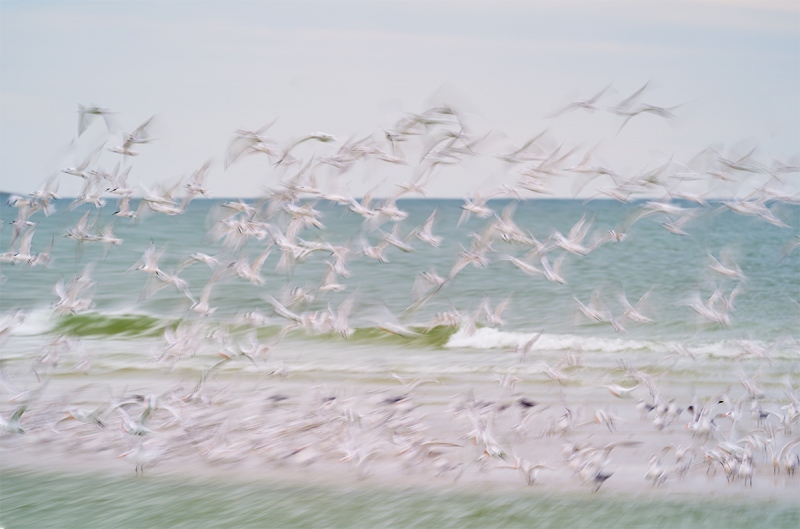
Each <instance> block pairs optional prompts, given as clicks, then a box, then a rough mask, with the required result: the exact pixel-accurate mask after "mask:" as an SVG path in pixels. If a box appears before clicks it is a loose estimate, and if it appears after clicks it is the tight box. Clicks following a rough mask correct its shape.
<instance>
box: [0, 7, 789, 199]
mask: <svg viewBox="0 0 800 529" xmlns="http://www.w3.org/2000/svg"><path fill="white" fill-rule="evenodd" d="M645 83H646V84H647V86H646V89H645V91H644V92H643V93H642V95H641V96H640V100H639V101H640V102H642V103H647V104H651V105H655V106H659V107H665V108H669V109H670V111H671V113H672V114H673V115H674V117H672V118H664V117H660V116H657V115H655V114H651V113H645V114H642V115H637V116H635V117H634V118H632V119H631V120H630V121H629V122H628V123H627V124H626V125H625V126H624V128H622V129H620V125H621V124H622V121H623V118H621V117H620V116H618V115H614V114H612V113H610V112H608V111H606V110H603V108H607V107H611V106H613V105H615V104H616V103H618V102H619V101H621V100H623V99H624V98H626V97H627V96H629V95H631V94H632V93H634V92H635V91H636V90H638V89H639V88H640V87H642V86H643V85H645ZM609 85H610V88H609V89H608V90H607V92H605V93H604V94H603V96H602V97H601V98H600V99H599V100H598V106H600V107H602V108H601V109H600V110H598V111H595V112H592V113H590V112H586V111H584V110H572V111H568V112H564V113H561V114H560V115H557V116H555V117H553V115H554V114H556V113H557V112H558V111H559V110H560V109H563V108H564V107H565V106H566V105H568V104H569V103H570V102H572V101H577V100H585V99H588V98H590V97H591V96H593V95H594V94H596V93H598V92H600V90H602V89H603V88H604V87H606V86H609ZM79 104H82V105H86V106H88V105H96V106H100V107H103V108H106V109H109V110H111V111H113V112H114V114H113V121H114V124H115V127H116V128H115V129H114V131H113V132H114V134H115V135H116V136H117V138H121V137H122V131H128V132H129V131H132V130H133V129H134V128H136V127H137V126H138V125H139V124H141V123H143V122H144V121H145V120H147V119H148V118H150V117H151V116H155V117H154V119H153V122H152V126H151V127H150V129H151V133H152V136H153V137H154V138H155V141H153V142H152V143H149V144H146V145H142V146H140V147H141V149H140V154H139V155H138V156H136V157H128V158H127V159H125V160H124V163H125V164H127V165H131V166H132V169H131V172H130V176H129V183H132V184H134V185H137V184H141V186H143V187H145V188H148V189H152V188H153V187H156V186H164V187H166V186H169V185H170V184H172V183H174V182H176V181H178V180H179V179H180V178H182V177H186V176H187V175H189V174H191V173H192V172H194V171H195V170H196V169H198V168H199V167H200V166H201V165H202V164H204V163H205V162H207V161H211V168H210V170H209V173H208V176H207V180H206V185H207V187H208V188H209V190H210V193H211V195H212V196H217V197H234V196H236V197H255V196H260V195H262V194H263V193H264V189H265V188H269V187H271V186H275V185H277V183H278V182H280V179H281V178H283V177H285V176H286V174H287V173H286V170H285V169H284V168H276V167H275V166H274V165H273V164H271V163H269V161H268V160H267V159H266V157H256V156H253V157H250V158H248V159H245V160H243V161H242V162H240V163H237V164H234V165H232V166H230V167H228V168H226V167H225V164H224V163H223V162H224V159H225V153H226V149H227V148H228V145H229V143H230V142H231V140H232V138H233V137H234V131H236V130H238V129H248V130H255V129H258V128H259V127H262V126H264V125H266V124H268V123H270V122H272V121H273V120H274V124H273V125H272V127H271V128H270V129H269V131H268V133H267V134H268V135H269V136H271V137H272V138H274V139H275V140H276V141H278V142H279V143H280V144H284V145H285V144H288V143H289V142H291V141H292V140H293V139H297V138H301V137H303V136H304V135H306V134H309V133H312V132H317V131H322V132H325V133H328V134H331V135H333V136H335V137H336V138H337V142H333V143H331V144H322V143H319V142H314V141H310V142H305V143H304V145H303V146H302V148H299V149H298V150H297V151H296V154H297V155H298V156H306V157H310V156H312V155H313V156H325V155H329V154H331V153H332V152H333V151H334V150H335V149H336V148H337V146H338V145H341V143H342V142H343V141H345V140H347V139H348V138H356V137H358V138H360V137H364V136H367V135H371V134H372V135H374V138H376V139H378V140H380V139H381V138H382V137H383V136H382V135H383V131H384V130H391V129H392V127H393V126H394V125H395V124H396V123H397V122H398V120H399V119H400V118H401V117H402V116H404V115H408V113H421V112H423V111H425V110H426V109H428V108H431V107H432V106H435V105H439V104H448V105H451V106H453V107H454V108H457V109H458V111H459V113H460V115H462V116H463V117H464V120H465V122H467V123H468V124H469V131H470V133H471V134H473V135H474V137H482V136H483V135H487V136H486V137H487V138H489V140H487V141H486V142H485V143H484V144H483V145H481V152H482V156H481V157H480V159H478V160H474V161H470V162H464V163H462V164H456V165H454V166H451V167H443V168H442V169H441V170H440V171H438V172H437V173H436V175H435V177H432V178H431V179H430V182H429V183H428V186H427V191H428V195H429V196H440V197H456V198H463V197H465V196H468V195H472V194H473V193H475V192H478V191H481V192H484V193H486V192H488V191H491V189H492V188H493V186H494V187H496V185H497V184H498V183H513V182H514V181H515V179H516V176H515V175H514V174H513V169H514V168H513V167H508V164H504V163H502V162H500V161H499V160H498V159H497V158H496V156H495V154H499V153H503V152H510V151H511V150H513V149H514V146H521V145H522V144H524V143H525V142H526V141H527V140H528V139H530V138H532V137H534V136H535V135H537V134H539V133H541V132H543V131H545V135H544V136H543V140H542V148H543V149H551V150H554V149H556V148H558V147H559V146H561V149H562V150H561V151H560V152H562V153H565V152H567V151H569V150H572V149H574V150H573V153H574V154H573V156H572V159H570V160H568V162H569V163H572V164H577V163H578V162H579V161H580V159H581V157H582V156H583V155H584V154H585V153H586V152H588V151H589V150H590V149H592V148H594V150H593V151H592V153H593V154H592V156H593V157H594V158H593V162H594V163H596V164H603V165H604V166H610V167H613V169H614V171H615V172H617V173H618V174H620V175H623V177H627V176H633V175H636V174H639V173H641V172H642V171H645V170H647V169H652V168H654V167H657V166H659V165H660V164H662V163H664V162H665V161H667V160H669V159H670V158H672V159H673V160H675V161H679V162H682V163H686V164H688V163H690V161H692V160H694V159H695V155H697V153H699V152H701V151H703V150H704V149H706V148H708V147H709V146H712V147H714V148H715V149H716V150H717V152H719V153H721V154H722V155H724V156H726V157H728V158H731V159H735V158H737V157H738V156H743V155H744V154H746V153H748V152H749V151H750V150H751V149H753V148H755V149H756V150H755V151H754V153H753V158H754V159H758V160H759V162H760V163H763V164H770V163H773V162H774V161H775V160H778V161H780V162H782V163H795V164H796V163H797V160H798V153H799V152H800V3H798V2H797V1H795V0H788V1H782V0H752V1H750V0H692V1H685V2H684V1H656V0H652V1H646V0H637V1H629V0H625V1H603V2H600V1H575V0H567V1H537V0H533V1H524V2H522V1H521V2H509V1H496V2H488V1H482V2H470V1H425V2H423V1H419V2H416V1H407V2H395V1H380V0H377V1H370V2H360V1H356V2H352V1H295V2H256V1H238V0H226V1H225V2H222V1H177V0H172V1H161V2H155V1H137V0H129V1H125V2H122V1H104V2H96V1H83V2H68V1H29V0H26V1H24V2H16V1H9V0H1V1H0V190H3V191H10V192H14V193H20V194H25V193H31V192H33V191H35V190H36V189H38V188H39V187H40V186H41V185H42V184H43V182H45V181H46V180H47V179H48V178H49V177H50V176H51V175H54V174H60V176H58V181H59V194H60V195H63V196H75V195H77V194H78V193H79V192H80V189H81V187H82V184H83V182H82V181H81V179H80V178H78V177H75V176H71V175H67V174H64V173H59V169H60V168H62V167H65V166H68V165H76V163H77V162H79V161H80V160H81V159H82V158H83V157H84V156H85V155H86V154H87V153H89V152H91V151H92V150H93V149H95V148H96V147H98V146H99V145H104V146H106V147H107V146H109V145H112V144H113V142H114V141H117V142H118V143H119V142H120V141H121V139H117V140H113V139H112V140H109V138H108V131H107V130H106V129H105V128H104V126H103V124H102V122H100V121H99V120H98V121H97V122H95V123H92V124H91V126H90V127H89V128H88V129H87V130H86V132H84V133H83V134H82V135H80V137H78V112H77V109H78V105H79ZM119 159H120V157H119V155H116V154H114V153H111V152H108V151H107V149H104V150H102V151H101V154H100V155H99V156H98V157H96V158H95V159H94V160H93V163H96V164H98V165H99V166H103V167H104V168H106V169H110V168H111V167H112V166H113V165H114V164H115V163H116V162H117V161H119ZM565 163H566V162H565ZM413 165H414V164H413V163H412V164H410V165H409V166H390V164H364V165H363V167H361V166H360V167H358V168H357V169H356V170H353V171H351V172H350V173H347V174H346V175H343V176H342V177H341V178H339V179H338V180H337V181H336V186H338V187H339V188H342V189H340V190H341V191H343V192H348V193H352V194H354V195H359V194H362V193H364V192H366V191H367V190H370V189H373V188H374V186H376V182H377V185H378V186H380V185H382V184H383V185H384V187H383V188H380V190H379V191H377V194H381V193H384V194H385V193H387V192H388V191H387V190H388V189H390V188H391V186H394V185H395V184H396V183H397V182H400V181H406V180H410V179H412V178H413V174H414V167H413ZM324 178H326V175H325V174H324V173H322V174H320V179H324ZM331 178H332V177H331ZM794 178H797V180H800V176H798V175H797V174H796V173H795V174H794V175H792V179H794ZM792 179H790V180H789V181H787V182H785V184H786V185H787V186H788V187H789V188H790V189H793V190H798V189H800V182H793V181H792ZM606 183H608V182H606ZM595 184H596V185H601V182H600V181H599V180H598V181H597V182H595ZM331 185H332V184H331ZM709 185H710V184H709ZM725 185H726V186H727V187H726V188H725V189H724V190H720V192H727V193H728V194H732V195H736V194H741V193H743V192H744V190H742V189H739V188H735V187H734V188H732V187H731V186H732V185H733V184H725ZM575 189H576V187H575V185H574V183H572V182H570V181H568V179H566V178H561V179H557V181H554V182H552V192H553V194H554V195H555V196H571V194H572V193H574V191H575ZM584 192H590V191H589V190H585V191H584Z"/></svg>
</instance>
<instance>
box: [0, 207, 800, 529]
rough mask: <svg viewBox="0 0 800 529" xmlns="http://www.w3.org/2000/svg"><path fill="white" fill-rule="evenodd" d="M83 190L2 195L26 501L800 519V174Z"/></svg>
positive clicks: (238, 516) (59, 523)
mask: <svg viewBox="0 0 800 529" xmlns="http://www.w3.org/2000/svg"><path fill="white" fill-rule="evenodd" d="M68 202H69V201H68V200H66V199H62V200H59V201H56V202H55V206H56V208H55V211H53V212H52V213H51V214H49V215H47V216H45V215H44V214H43V213H41V212H39V213H37V214H36V216H35V217H33V218H32V220H34V221H35V223H36V224H35V226H24V227H22V229H21V230H20V232H19V234H18V235H16V236H15V228H16V227H17V226H15V225H14V224H12V223H11V221H12V220H13V219H14V218H16V216H17V213H18V209H17V208H16V207H12V205H9V204H7V203H4V204H3V205H2V210H1V211H2V217H3V219H4V226H3V231H2V234H1V236H2V238H1V239H0V248H9V252H8V253H7V254H6V257H7V258H6V261H12V260H13V258H12V254H14V253H15V252H17V251H18V248H19V245H20V243H21V241H22V240H24V239H25V237H26V235H25V234H26V233H31V232H32V236H30V237H31V238H29V239H28V240H29V241H31V248H30V252H29V253H31V254H37V253H39V254H47V253H49V259H41V261H46V262H37V263H35V264H36V265H35V266H33V265H32V264H31V263H32V262H34V260H18V261H19V262H17V263H16V264H12V263H9V262H6V263H4V264H2V268H0V272H1V273H2V277H1V278H0V280H2V284H0V293H2V295H0V317H2V318H3V321H2V322H1V323H0V325H2V327H1V328H0V329H1V331H0V332H1V334H0V340H2V368H1V370H0V376H1V377H2V379H1V380H0V381H1V382H2V399H0V416H1V417H2V418H3V424H2V426H3V432H2V434H1V435H2V439H0V441H1V444H0V446H1V447H2V451H0V463H1V464H2V471H3V472H2V491H0V492H2V500H0V501H2V503H0V524H2V525H3V526H4V527H89V526H91V527H154V526H164V527H189V526H192V527H196V526H198V525H199V526H206V527H209V526H218V525H221V524H224V525H226V526H237V527H250V526H252V527H266V526H274V527H290V526H291V527H345V526H347V527H352V526H369V527H377V526H381V527H490V526H495V527H514V526H520V527H522V526H532V525H535V526H541V527H556V526H558V527H563V526H574V527H577V526H585V527H590V526H591V527H611V526H614V527H633V526H636V527H650V526H652V527H720V526H723V525H724V526H726V527H752V526H754V525H765V524H766V525H768V526H770V527H796V526H797V525H798V523H800V504H799V503H798V500H797V498H798V497H800V494H799V493H800V476H797V475H790V474H789V473H788V471H787V468H786V465H787V464H785V462H788V465H789V466H791V464H793V463H792V461H794V459H792V458H793V457H795V455H796V454H798V453H800V443H795V442H794V441H797V431H798V426H799V425H798V423H799V422H800V421H798V420H797V419H798V417H800V410H798V405H800V398H799V397H798V389H797V388H798V380H797V378H798V373H797V371H798V369H799V368H800V361H798V360H800V344H798V339H797V332H798V329H800V325H798V323H800V250H794V245H795V244H796V242H797V240H798V235H797V234H798V233H799V232H800V207H798V205H797V204H794V203H792V202H791V201H781V200H771V201H769V202H766V206H764V209H766V210H767V211H768V213H764V210H763V209H762V210H759V211H760V214H752V213H749V212H748V211H743V210H741V209H740V203H739V202H737V201H734V200H730V201H722V200H718V201H708V202H707V203H702V204H701V203H696V202H691V201H689V200H680V199H675V200H668V201H661V200H655V199H638V200H632V201H630V202H619V201H616V200H607V199H603V200H601V199H595V200H588V201H584V200H568V199H536V200H520V201H517V200H511V199H494V200H489V201H488V202H487V203H486V207H487V208H489V210H490V211H489V212H487V213H485V216H484V217H483V218H481V216H479V215H478V214H472V215H466V214H465V211H466V210H465V209H464V207H463V206H464V205H465V202H464V201H463V200H454V199H425V198H419V199H409V198H400V199H398V200H397V201H396V210H394V209H393V208H392V206H393V205H395V204H393V203H391V202H384V201H382V200H374V201H373V202H372V203H371V204H367V203H366V201H363V202H361V203H359V202H336V200H335V198H334V197H329V198H328V199H326V198H321V197H311V196H307V195H306V197H305V198H303V199H301V200H298V201H296V202H291V203H288V205H287V203H284V202H281V201H280V200H278V199H277V198H273V199H271V200H266V199H265V200H247V201H243V202H242V201H238V200H224V199H195V200H193V201H192V202H191V203H189V204H188V206H187V207H186V209H185V210H184V211H182V212H181V213H180V214H164V213H159V212H155V211H149V212H147V211H146V209H147V208H146V207H141V208H138V210H139V216H138V218H137V219H135V220H130V219H127V218H120V217H119V216H115V215H113V213H114V212H115V207H114V206H115V200H114V199H109V202H110V203H109V204H107V205H106V206H105V207H103V208H95V207H94V206H93V205H91V204H89V205H87V204H83V205H80V206H78V207H76V208H74V209H72V210H70V209H69V208H68V207H67V205H68ZM137 206H139V201H138V200H137V199H134V200H133V201H132V202H131V207H132V208H133V209H134V210H135V209H137ZM245 206H248V207H250V208H253V209H251V210H250V209H247V208H246V207H245ZM358 206H363V207H364V208H366V209H370V208H371V212H370V213H368V214H365V215H362V214H360V213H359V212H358V209H359V208H358ZM380 206H383V212H380ZM431 216H433V217H432V224H431V225H430V230H431V232H432V234H433V236H435V237H440V238H441V241H440V242H439V243H438V244H436V241H433V242H431V241H426V240H423V238H424V236H417V235H419V234H424V233H426V230H424V229H423V226H424V225H425V223H426V220H428V219H431ZM678 217H681V218H682V219H683V220H682V221H681V224H680V225H679V226H675V225H674V223H675V220H676V218H678ZM293 219H294V220H293ZM81 224H82V225H83V228H84V231H83V233H84V234H86V233H88V234H89V235H88V236H85V237H84V240H83V241H77V240H76V239H75V238H74V234H75V233H76V230H75V227H76V226H79V225H81ZM34 230H35V231H34ZM70 230H72V233H73V237H69V236H66V235H67V234H68V232H69V231H70ZM104 230H106V231H105V232H104ZM109 230H110V231H109ZM676 232H680V233H681V234H679V233H676ZM112 234H113V236H112ZM103 235H105V236H107V237H106V239H107V242H103ZM12 239H15V240H14V241H13V243H12ZM146 253H149V254H150V255H151V258H150V260H149V261H150V266H148V265H147V261H148V259H147V258H146V257H145V254H146ZM199 253H202V254H205V256H206V257H202V256H199V255H198V254H199ZM193 256H194V257H193ZM208 257H212V258H213V260H209V259H208ZM155 258H157V261H155ZM201 258H202V259H206V260H208V263H204V262H201V261H200V259H201ZM259 258H261V259H262V262H261V263H260V268H259V267H258V266H256V267H254V266H252V263H254V262H256V261H257V260H258V259H259ZM337 258H340V259H341V260H337ZM156 264H157V268H158V272H157V273H156V272H153V269H154V268H155V266H156ZM143 268H144V269H143ZM148 270H149V271H148ZM59 292H60V294H59ZM204 303H205V304H204ZM20 410H21V412H20ZM779 456H780V457H779ZM773 462H774V465H773ZM537 465H540V466H538V467H537ZM766 520H769V522H768V523H767V522H766Z"/></svg>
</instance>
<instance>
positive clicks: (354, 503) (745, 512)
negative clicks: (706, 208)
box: [0, 472, 800, 529]
mask: <svg viewBox="0 0 800 529" xmlns="http://www.w3.org/2000/svg"><path fill="white" fill-rule="evenodd" d="M0 484H1V485H2V489H1V491H0V492H1V493H2V503H1V504H0V513H1V514H0V522H1V523H2V526H3V527H4V528H7V529H10V528H39V529H45V528H51V527H52V528H60V529H62V528H63V529H66V528H71V527H75V528H81V529H84V528H97V529H101V528H153V527H170V528H174V529H177V528H182V527H186V528H202V527H237V528H243V527H260V528H263V527H404V528H408V527H432V528H446V527H454V528H456V527H457V528H466V527H543V528H546V527H558V528H562V527H592V528H600V527H614V528H620V527H664V528H680V527H686V528H689V527H691V528H695V527H697V528H701V527H707V528H714V529H715V528H723V527H724V528H737V527H742V528H745V527H746V528H759V527H762V528H766V527H768V528H771V529H779V528H796V527H799V526H800V500H798V501H797V502H793V503H792V502H763V501H760V502H756V501H741V500H736V501H734V500H729V501H728V502H709V501H704V502H696V501H693V500H688V499H684V498H681V499H675V498H672V499H664V498H659V499H650V498H628V499H625V498H620V497H611V496H609V495H608V494H605V493H604V492H603V491H601V492H600V493H598V494H596V495H592V494H581V495H554V494H550V493H548V492H547V491H546V490H544V489H538V490H532V491H525V493H522V492H520V493H505V494H500V493H483V494H476V493H463V492H461V493H454V492H449V491H442V492H433V491H423V490H416V489H415V490H385V489H375V488H368V487H356V488H354V487H347V488H340V489H335V490H334V489H331V488H326V487H322V486H296V485H286V484H274V483H262V482H259V483H254V482H237V483H231V482H219V481H214V480H211V479H209V478H204V479H202V480H201V479H193V480H189V481H186V480H184V481H177V480H175V479H174V478H171V479H167V478H153V477H138V478H134V477H130V478H109V477H100V476H98V475H93V474H79V475H72V476H67V475H58V474H23V473H17V472H3V475H2V480H1V481H0Z"/></svg>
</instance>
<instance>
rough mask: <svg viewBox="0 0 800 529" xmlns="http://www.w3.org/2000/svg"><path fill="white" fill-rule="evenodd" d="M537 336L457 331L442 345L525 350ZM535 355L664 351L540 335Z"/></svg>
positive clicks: (653, 345)
mask: <svg viewBox="0 0 800 529" xmlns="http://www.w3.org/2000/svg"><path fill="white" fill-rule="evenodd" d="M536 334H537V333H521V332H506V331H501V330H499V329H495V328H491V327H482V328H479V329H475V330H474V331H471V332H470V331H468V330H466V329H465V328H461V329H459V331H458V332H456V333H455V334H453V335H452V336H451V337H450V339H449V340H448V341H447V343H446V344H445V347H447V348H465V349H515V348H520V347H522V346H524V345H525V344H526V343H527V342H528V341H530V340H531V339H533V338H534V337H535V336H536ZM531 349H532V350H534V351H576V352H602V353H616V352H624V351H636V350H659V349H665V347H664V345H663V344H660V343H658V342H650V341H642V340H626V339H623V338H604V337H598V336H579V335H574V334H542V335H541V337H540V338H539V339H538V340H536V343H534V344H533V347H532V348H531Z"/></svg>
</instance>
